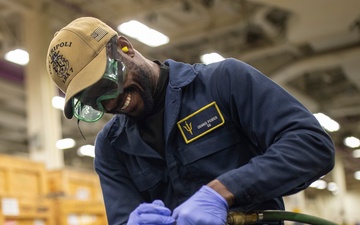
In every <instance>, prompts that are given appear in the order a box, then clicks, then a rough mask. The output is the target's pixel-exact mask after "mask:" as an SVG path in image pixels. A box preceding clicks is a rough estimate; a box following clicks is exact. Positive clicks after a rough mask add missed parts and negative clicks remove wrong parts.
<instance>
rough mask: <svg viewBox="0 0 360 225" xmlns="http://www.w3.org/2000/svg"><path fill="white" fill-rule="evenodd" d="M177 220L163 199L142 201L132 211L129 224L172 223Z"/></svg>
mask: <svg viewBox="0 0 360 225" xmlns="http://www.w3.org/2000/svg"><path fill="white" fill-rule="evenodd" d="M174 222H175V220H174V218H172V217H171V210H170V209H168V208H166V207H165V205H164V203H163V202H162V201H161V200H155V201H153V203H142V204H140V205H139V206H138V207H137V208H136V209H135V210H134V211H132V213H130V216H129V220H128V222H127V225H143V224H149V225H150V224H151V225H171V224H173V223H174Z"/></svg>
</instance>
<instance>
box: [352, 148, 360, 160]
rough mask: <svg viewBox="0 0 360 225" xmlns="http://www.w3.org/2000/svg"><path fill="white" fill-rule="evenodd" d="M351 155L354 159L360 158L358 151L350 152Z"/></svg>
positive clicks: (359, 150) (359, 151)
mask: <svg viewBox="0 0 360 225" xmlns="http://www.w3.org/2000/svg"><path fill="white" fill-rule="evenodd" d="M352 155H353V157H354V158H360V149H355V150H354V151H353V152H352Z"/></svg>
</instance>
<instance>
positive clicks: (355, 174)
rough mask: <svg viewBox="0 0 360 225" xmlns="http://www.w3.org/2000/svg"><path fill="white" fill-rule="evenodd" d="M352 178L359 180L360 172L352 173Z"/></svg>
mask: <svg viewBox="0 0 360 225" xmlns="http://www.w3.org/2000/svg"><path fill="white" fill-rule="evenodd" d="M354 177H355V179H356V180H360V171H356V172H355V173H354Z"/></svg>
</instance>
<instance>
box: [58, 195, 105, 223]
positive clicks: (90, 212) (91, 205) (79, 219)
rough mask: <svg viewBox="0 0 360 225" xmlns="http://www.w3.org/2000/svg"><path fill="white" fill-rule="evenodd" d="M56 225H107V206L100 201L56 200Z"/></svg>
mask: <svg viewBox="0 0 360 225" xmlns="http://www.w3.org/2000/svg"><path fill="white" fill-rule="evenodd" d="M53 201H54V210H55V212H56V213H55V221H56V222H55V223H56V225H106V224H107V218H106V212H105V206H104V203H103V201H100V200H85V201H84V200H77V199H66V198H58V199H54V200H53Z"/></svg>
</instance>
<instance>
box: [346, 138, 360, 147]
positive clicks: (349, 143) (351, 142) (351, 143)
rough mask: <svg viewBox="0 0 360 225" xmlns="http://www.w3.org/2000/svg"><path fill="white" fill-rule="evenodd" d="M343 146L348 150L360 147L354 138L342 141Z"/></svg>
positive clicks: (357, 140)
mask: <svg viewBox="0 0 360 225" xmlns="http://www.w3.org/2000/svg"><path fill="white" fill-rule="evenodd" d="M344 145H346V146H347V147H349V148H357V147H360V140H359V139H358V138H356V137H353V136H351V137H347V138H345V139H344Z"/></svg>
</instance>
